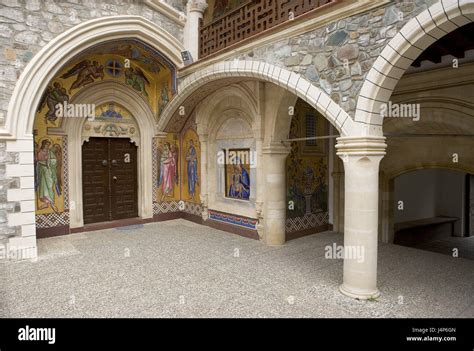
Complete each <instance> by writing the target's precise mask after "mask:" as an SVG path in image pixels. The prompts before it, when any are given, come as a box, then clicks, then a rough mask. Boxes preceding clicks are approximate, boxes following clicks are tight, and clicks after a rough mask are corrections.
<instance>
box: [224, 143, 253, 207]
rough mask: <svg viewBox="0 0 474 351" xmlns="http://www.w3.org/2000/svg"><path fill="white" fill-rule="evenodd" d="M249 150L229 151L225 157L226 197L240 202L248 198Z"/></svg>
mask: <svg viewBox="0 0 474 351" xmlns="http://www.w3.org/2000/svg"><path fill="white" fill-rule="evenodd" d="M240 155H250V149H229V150H227V151H226V157H225V162H226V163H225V168H224V170H225V174H224V178H225V189H226V197H230V198H233V199H240V200H248V199H249V198H250V156H248V157H247V156H244V157H241V156H240Z"/></svg>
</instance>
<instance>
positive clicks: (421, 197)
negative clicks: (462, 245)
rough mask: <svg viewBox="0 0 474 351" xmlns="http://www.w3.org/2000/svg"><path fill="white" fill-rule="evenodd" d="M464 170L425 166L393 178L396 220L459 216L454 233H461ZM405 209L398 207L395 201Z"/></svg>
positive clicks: (462, 226)
mask: <svg viewBox="0 0 474 351" xmlns="http://www.w3.org/2000/svg"><path fill="white" fill-rule="evenodd" d="M464 177H465V173H462V172H455V171H449V170H442V169H426V170H420V171H415V172H409V173H405V174H403V175H401V176H399V177H397V178H396V179H395V189H394V194H395V223H399V222H405V221H412V220H417V219H422V218H430V217H435V216H451V217H459V218H460V220H459V221H458V222H457V223H456V224H455V228H454V232H455V235H463V233H464V225H463V222H464V210H463V208H464V201H465V200H464V187H465V185H464ZM400 200H401V201H403V205H404V210H403V211H399V210H397V208H398V207H397V206H398V201H400Z"/></svg>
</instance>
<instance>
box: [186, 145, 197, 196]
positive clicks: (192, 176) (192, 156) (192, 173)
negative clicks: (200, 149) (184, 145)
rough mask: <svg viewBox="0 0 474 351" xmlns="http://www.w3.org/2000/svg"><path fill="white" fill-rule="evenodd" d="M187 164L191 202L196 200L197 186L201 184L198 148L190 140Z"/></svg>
mask: <svg viewBox="0 0 474 351" xmlns="http://www.w3.org/2000/svg"><path fill="white" fill-rule="evenodd" d="M186 164H187V175H188V178H187V182H188V193H189V200H193V201H194V200H195V195H196V185H198V184H199V178H198V155H197V152H196V148H195V147H194V141H193V140H192V139H190V140H189V145H188V150H187V151H186Z"/></svg>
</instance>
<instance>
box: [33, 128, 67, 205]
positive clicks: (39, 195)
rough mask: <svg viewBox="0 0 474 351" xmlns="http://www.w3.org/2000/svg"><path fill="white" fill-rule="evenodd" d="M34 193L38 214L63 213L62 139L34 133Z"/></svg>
mask: <svg viewBox="0 0 474 351" xmlns="http://www.w3.org/2000/svg"><path fill="white" fill-rule="evenodd" d="M34 147H35V152H34V156H35V157H34V162H35V192H36V209H37V213H38V214H46V213H60V212H63V211H64V176H63V174H64V167H63V151H62V137H60V136H54V135H51V136H45V135H44V134H42V133H35V145H34Z"/></svg>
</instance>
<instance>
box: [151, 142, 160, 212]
mask: <svg viewBox="0 0 474 351" xmlns="http://www.w3.org/2000/svg"><path fill="white" fill-rule="evenodd" d="M152 144H153V150H152V153H151V154H152V162H153V165H152V169H153V171H152V177H153V214H156V213H155V201H156V200H157V198H156V194H157V191H158V138H153V143H152Z"/></svg>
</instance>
